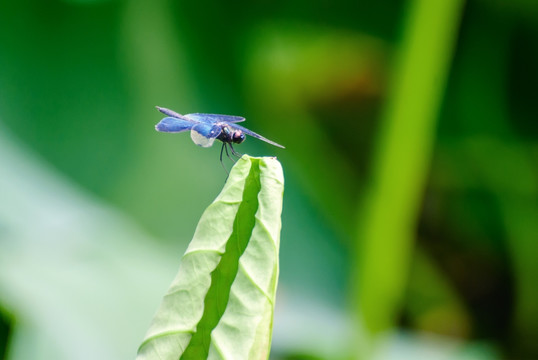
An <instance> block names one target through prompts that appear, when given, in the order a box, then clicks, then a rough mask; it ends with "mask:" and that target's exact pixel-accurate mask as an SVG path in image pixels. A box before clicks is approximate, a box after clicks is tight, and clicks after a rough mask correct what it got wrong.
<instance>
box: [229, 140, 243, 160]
mask: <svg viewBox="0 0 538 360" xmlns="http://www.w3.org/2000/svg"><path fill="white" fill-rule="evenodd" d="M230 150H231V151H232V154H233V155H234V156H237V157H238V158H240V157H241V156H243V154H241V153H240V152H237V151H235V149H234V147H233V146H232V143H230Z"/></svg>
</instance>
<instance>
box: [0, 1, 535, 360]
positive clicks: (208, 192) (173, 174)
mask: <svg viewBox="0 0 538 360" xmlns="http://www.w3.org/2000/svg"><path fill="white" fill-rule="evenodd" d="M417 3H420V0H413V1H411V0H409V1H402V0H382V1H376V2H366V1H350V0H340V1H337V2H332V3H330V2H321V1H315V2H308V1H304V0H301V1H300V0H297V1H292V2H289V1H282V0H278V1H271V2H268V1H259V2H247V1H239V2H234V3H226V2H217V1H211V0H204V1H198V2H185V1H179V2H177V1H165V0H156V1H151V2H150V1H145V2H144V1H134V0H124V1H117V0H116V1H113V0H109V1H105V0H101V1H92V0H84V1H83V0H78V1H76V0H71V1H59V0H55V1H52V0H51V1H41V0H21V1H1V2H0V125H1V126H0V135H2V137H1V138H0V139H1V140H2V143H1V146H0V161H2V162H1V164H2V165H3V166H2V170H1V171H0V185H1V187H0V274H2V275H1V276H0V309H2V310H1V311H2V313H3V315H2V319H4V321H3V322H2V323H1V324H2V325H0V329H1V330H0V334H4V335H2V339H4V341H6V340H5V339H9V348H8V349H7V350H5V349H3V351H4V352H5V353H6V354H7V356H8V357H10V358H34V359H38V358H47V354H51V355H50V356H49V358H55V359H61V358H73V354H84V353H85V350H88V349H91V350H92V351H86V353H87V354H88V355H87V356H92V355H93V356H98V358H101V359H106V358H111V359H117V358H123V356H125V354H130V353H131V354H133V356H134V353H135V351H136V346H137V344H138V343H139V342H140V340H141V339H142V337H143V335H144V330H145V326H146V325H147V324H149V321H150V319H151V316H152V314H153V312H154V311H155V309H156V307H157V304H158V299H159V297H160V295H161V294H162V293H163V291H164V289H165V288H166V284H167V283H168V282H169V281H170V280H171V279H172V278H173V275H174V271H175V269H176V268H177V261H178V259H179V258H180V256H181V254H182V252H183V251H184V249H185V247H186V243H187V241H188V240H189V239H190V238H191V237H192V234H193V232H194V228H195V226H196V223H197V221H198V218H199V217H200V215H201V213H202V211H203V209H204V208H205V207H206V206H207V205H208V204H209V203H210V202H211V201H212V200H213V199H214V197H215V196H216V195H217V193H218V191H219V189H220V187H221V186H222V184H223V183H224V179H225V174H224V172H223V171H222V168H221V167H220V165H219V164H218V151H219V149H217V147H215V148H214V149H209V150H208V149H200V148H197V147H196V146H194V145H193V144H192V142H191V141H190V139H189V137H188V135H186V134H181V135H176V136H173V135H170V136H167V135H166V134H159V133H156V132H155V131H154V130H153V125H154V124H155V123H156V122H157V121H158V120H159V119H160V116H159V114H158V113H157V112H156V110H155V109H154V106H155V105H160V106H166V107H168V108H171V109H174V110H176V111H178V112H180V113H189V112H209V113H227V114H235V115H241V116H245V117H246V118H247V122H246V126H247V127H248V128H250V129H252V130H254V131H257V132H260V133H262V134H263V135H265V136H267V137H269V138H271V139H274V140H275V141H277V142H279V143H282V144H283V145H285V146H286V149H285V150H280V149H277V148H272V147H270V146H269V145H267V144H264V143H261V142H258V141H256V140H255V139H248V141H247V142H246V143H245V144H243V145H241V147H240V148H239V150H240V151H242V152H245V153H249V154H252V155H275V156H278V158H279V160H280V161H281V162H282V164H283V167H284V171H285V173H286V181H287V189H286V194H285V199H284V211H283V231H282V244H281V282H280V287H279V297H280V298H279V299H278V300H277V306H276V308H275V312H276V313H275V316H276V318H275V332H274V341H273V347H274V351H273V354H274V356H275V358H282V359H285V358H293V357H294V356H295V357H300V358H309V357H312V356H314V357H321V358H331V359H339V358H346V356H348V355H349V354H352V353H355V352H356V351H357V350H358V349H357V348H359V347H360V348H362V347H365V346H368V344H370V345H372V344H374V345H375V348H374V351H375V354H374V355H372V357H373V358H383V359H385V358H400V359H401V358H405V357H406V356H407V357H408V358H412V359H418V358H427V359H432V358H451V359H453V358H454V359H464V358H474V359H477V358H478V359H495V358H526V359H529V358H538V345H537V342H536V337H537V336H538V305H536V304H538V286H536V278H538V262H537V261H536V259H537V258H538V244H537V242H536V239H538V221H536V219H537V218H538V205H537V204H538V201H537V200H538V178H537V177H538V174H537V170H536V169H538V165H537V164H538V146H537V139H538V121H537V119H538V110H537V107H536V105H535V102H536V99H537V98H538V91H537V89H538V85H537V84H538V67H537V66H536V64H538V2H536V1H535V0H517V1H510V0H468V1H467V2H466V3H465V6H464V7H463V9H462V10H461V21H460V22H459V25H456V26H457V28H455V29H454V33H453V36H454V37H455V38H454V41H455V43H454V48H453V56H449V57H448V61H449V63H448V64H447V65H446V66H447V74H446V76H447V78H446V85H443V79H442V78H434V79H431V78H429V79H428V77H427V76H425V77H426V78H427V79H428V80H431V81H434V83H435V84H436V85H437V86H439V91H440V95H439V99H440V101H441V103H440V108H438V107H435V106H434V108H433V111H432V113H431V121H432V123H431V124H433V125H432V126H433V127H432V129H431V133H430V135H429V136H430V138H429V139H427V140H428V141H430V142H431V143H430V145H428V146H431V148H425V149H424V151H425V154H423V155H424V156H425V158H426V161H425V163H424V165H423V166H424V168H423V169H422V170H421V171H422V173H415V172H414V171H415V170H413V169H410V172H411V174H412V177H411V179H416V180H413V182H412V183H411V184H410V188H413V189H415V190H413V191H415V193H414V195H413V194H411V192H408V191H407V190H406V191H403V195H409V196H411V195H413V196H415V199H416V203H415V205H413V206H409V208H406V207H403V208H400V209H399V210H398V211H400V212H401V213H402V214H407V215H406V216H408V219H407V221H408V223H407V224H408V226H409V228H408V232H407V233H405V234H404V233H402V232H400V231H394V233H395V235H391V236H394V238H392V239H388V238H384V235H383V234H384V233H385V232H383V233H381V232H378V231H374V233H373V234H372V237H367V238H365V235H364V234H366V233H367V232H366V231H365V229H364V227H363V226H364V224H365V222H366V221H367V220H365V219H367V217H365V215H369V213H367V214H365V213H364V212H363V211H364V209H365V205H364V204H365V203H366V201H367V199H369V198H371V197H372V196H373V192H372V191H373V190H372V189H375V187H373V186H372V184H375V182H376V181H379V179H380V178H379V174H380V172H379V171H378V170H376V169H378V168H379V167H380V166H382V164H381V160H380V156H379V154H380V153H383V152H384V151H389V150H388V149H393V150H391V151H395V152H396V153H398V152H401V154H399V155H401V156H402V158H405V157H406V156H409V155H410V154H411V153H412V152H413V151H416V149H414V147H415V146H422V145H419V144H420V143H416V142H414V140H413V139H414V138H413V136H416V138H417V139H418V137H419V136H421V135H420V134H414V133H408V132H407V131H411V130H410V129H412V126H411V125H412V124H413V122H414V121H415V120H417V119H415V118H411V119H409V118H407V117H402V128H403V129H405V131H400V132H396V135H397V136H393V137H391V138H390V141H387V140H386V138H385V135H384V134H385V131H386V130H384V129H386V127H387V126H388V125H387V122H388V121H390V120H389V117H388V116H387V113H389V108H388V107H389V106H390V104H391V103H393V101H394V96H395V94H394V91H393V89H394V87H395V86H396V85H395V84H396V82H397V80H398V79H399V78H400V77H401V76H402V73H401V72H400V71H401V67H400V66H399V65H398V64H399V59H402V58H405V57H406V56H410V54H408V53H406V51H411V50H409V48H408V47H406V46H405V39H406V34H407V33H408V31H409V28H411V27H412V26H413V25H416V24H415V23H414V21H408V20H407V19H408V14H409V11H410V10H409V9H412V6H413V5H414V4H415V5H416V4H417ZM450 4H452V2H451V1H450V0H446V1H441V2H439V6H449V5H450ZM435 10H437V11H439V9H435ZM432 11H434V10H432ZM430 15H431V16H430ZM425 19H426V24H427V21H433V19H434V16H433V13H432V14H426V15H425ZM442 20H446V18H442ZM434 25H439V24H438V23H437V22H435V23H434V24H430V25H427V26H426V27H425V28H424V30H422V31H423V32H431V34H430V33H427V34H424V35H425V36H426V35H428V36H429V35H431V36H434V34H435V33H434V28H435V27H434ZM446 41H448V40H446ZM448 47H450V44H449V43H448V42H443V43H441V44H439V48H448ZM436 49H437V48H433V47H430V46H427V47H426V46H425V47H424V49H423V53H421V54H419V55H420V56H419V58H418V59H419V60H424V61H426V60H427V59H430V58H431V57H435V56H437V55H439V54H438V50H436ZM428 51H431V52H434V53H428ZM417 68H418V70H417V71H418V72H419V73H420V70H421V68H420V66H417ZM425 70H426V69H425ZM424 74H427V72H426V71H425V72H424ZM410 91H411V94H409V93H408V94H407V96H408V98H409V99H411V100H413V101H414V102H416V103H413V106H414V107H415V108H416V109H417V113H418V114H421V111H422V110H424V109H427V107H428V106H430V105H431V103H430V102H429V101H427V100H425V98H424V97H423V96H420V94H419V93H415V90H410ZM432 96H433V95H432ZM396 115H398V114H396ZM399 115H400V116H402V115H403V114H399ZM408 116H412V115H408ZM406 122H409V123H408V124H409V127H407V126H406V125H407V123H406ZM419 150H420V149H419ZM417 154H418V155H420V152H419V153H417ZM398 166H405V165H404V164H398ZM388 170H389V171H387V172H385V173H382V174H383V175H382V179H381V180H382V181H384V183H385V184H386V186H387V188H388V189H400V190H402V189H405V188H404V185H403V184H404V183H403V180H402V176H403V175H402V172H401V171H400V170H398V169H392V170H393V171H390V170H391V168H389V169H388ZM387 199H389V200H387V201H386V204H385V205H384V206H382V207H380V208H379V210H378V211H379V214H378V215H376V216H378V217H379V218H380V219H384V220H385V221H384V222H383V223H382V224H381V226H380V227H379V229H381V230H382V231H385V230H386V231H387V232H389V231H391V230H395V229H396V227H395V226H396V225H397V224H396V223H395V222H394V221H395V220H394V219H395V218H396V214H395V213H393V206H394V203H393V202H392V201H391V200H390V196H389V197H387ZM110 207H112V208H114V209H116V210H111V209H110ZM96 212H97V213H96ZM118 212H121V213H124V214H126V215H127V216H128V218H130V219H131V220H132V222H134V223H135V224H136V225H133V224H132V223H131V222H130V221H126V220H125V219H123V217H122V216H121V215H119V214H118ZM69 214H75V215H76V216H67V215H69ZM370 215H371V214H370ZM357 219H358V220H357ZM97 230H100V231H97ZM404 237H407V238H404ZM374 238H375V239H376V241H375V244H377V246H378V251H376V252H375V255H368V258H367V259H366V261H368V262H370V263H371V264H374V265H382V264H383V262H384V261H387V262H389V263H390V264H392V263H393V262H394V261H395V260H394V259H399V260H398V261H400V260H402V261H403V262H402V263H400V264H395V265H394V264H392V265H394V266H393V267H392V268H391V269H392V270H390V271H394V269H401V272H400V273H396V274H397V275H398V280H397V281H396V282H395V283H394V286H393V288H392V289H391V291H394V293H395V294H396V295H395V296H396V297H395V299H396V301H394V302H393V305H391V310H390V311H391V312H392V313H391V314H389V313H387V312H386V310H383V308H382V307H381V305H382V304H383V302H384V301H385V300H387V299H383V298H381V297H376V296H375V295H374V294H369V295H370V296H373V299H371V300H370V303H371V304H372V305H371V306H373V307H374V309H376V310H378V311H380V312H382V313H383V315H384V316H387V317H388V319H389V321H388V322H387V324H389V325H385V326H383V327H382V328H384V329H385V330H389V331H387V332H383V333H382V334H378V338H377V340H375V341H373V342H371V343H370V342H369V340H368V338H369V336H367V335H366V334H364V333H363V331H364V327H365V324H364V323H362V322H360V320H359V319H357V318H356V316H355V315H352V316H350V314H356V306H357V297H358V298H359V301H360V299H361V291H360V290H359V292H358V293H357V292H356V290H357V289H361V286H364V284H363V283H362V284H357V283H355V280H356V276H357V275H358V276H359V278H364V279H367V280H370V281H372V282H373V283H374V284H375V283H376V281H377V279H382V278H383V276H387V275H388V273H384V271H385V268H384V267H383V266H378V267H377V269H378V270H375V271H376V272H375V273H371V272H370V271H371V270H363V271H364V272H362V271H358V272H359V274H357V269H361V268H363V269H367V268H368V267H366V268H364V266H365V263H364V261H363V262H360V261H359V258H360V257H361V256H365V254H366V253H365V252H362V251H361V250H360V249H361V246H362V245H364V244H366V242H368V241H372V239H374ZM355 240H358V241H359V244H355ZM402 241H405V242H406V244H407V247H406V249H407V250H404V251H407V252H408V253H404V252H401V250H400V248H397V247H395V246H393V245H392V244H394V242H397V243H400V244H401V243H402ZM116 257H118V258H116ZM405 259H407V260H405ZM387 271H389V270H388V268H387ZM77 279H79V280H80V281H77ZM88 284H91V285H88ZM83 285H87V286H83ZM150 285H151V286H153V290H151V291H149V290H148V286H150ZM36 291H37V294H36ZM45 295H46V296H45ZM362 295H364V294H362ZM39 298H41V299H40V300H38V299H39ZM83 299H84V301H83ZM132 299H137V301H134V302H133V301H132ZM376 300H379V301H376ZM127 303H130V304H131V306H124V305H125V304H127ZM378 303H379V306H380V307H379V308H376V304H378ZM74 304H75V305H74ZM77 304H78V305H77ZM60 309H63V310H60ZM97 314H99V316H97ZM118 319H119V320H118ZM127 319H130V321H128V320H127ZM132 319H136V324H135V325H134V326H133V323H132ZM287 319H293V322H290V321H287ZM107 322H110V323H113V324H114V325H115V326H114V327H113V328H111V330H110V332H106V334H101V333H100V332H99V329H100V327H99V324H100V325H101V326H102V324H103V323H107ZM279 323H280V324H284V325H282V326H279ZM366 328H368V326H367V324H366ZM51 329H52V330H53V331H51ZM73 329H79V331H78V332H79V333H80V334H81V335H80V336H78V335H77V331H73ZM84 329H86V330H85V331H86V332H84V331H83V330H84ZM122 329H124V330H122ZM125 329H126V330H125ZM46 330H48V331H46ZM114 331H117V332H116V333H115V332H114ZM122 331H123V332H122ZM83 333H84V334H83ZM118 333H122V334H123V339H122V341H116V340H118V339H113V338H112V337H113V336H114V335H113V334H116V336H117V334H118ZM425 333H427V334H432V333H433V334H436V335H435V336H434V338H433V339H432V337H430V335H428V336H426V335H424V334H425ZM402 334H404V335H402ZM68 335H70V337H68V339H69V340H70V341H65V340H66V338H64V337H66V336H68ZM60 339H61V341H60ZM84 339H86V341H84ZM56 341H57V342H56ZM1 343H2V341H0V344H1ZM32 344H33V345H35V346H32ZM58 344H61V345H58ZM96 344H99V345H96ZM331 344H332V345H331ZM334 344H337V345H336V346H335V345H334ZM129 347H131V348H129ZM32 348H33V349H36V350H35V351H36V352H38V353H41V355H40V356H41V357H37V355H36V354H30V353H29V351H30V349H32ZM77 350H78V352H77ZM441 353H443V354H445V355H446V356H445V357H441V356H440V355H438V357H434V356H433V355H432V354H441ZM20 354H23V355H20ZM96 354H97V355H96ZM398 354H399V355H400V357H398V356H397V355H398ZM69 355H71V357H70V356H69ZM28 356H30V357H28ZM75 358H77V357H75ZM78 358H80V357H78ZM90 358H91V357H90ZM94 358H96V357H94Z"/></svg>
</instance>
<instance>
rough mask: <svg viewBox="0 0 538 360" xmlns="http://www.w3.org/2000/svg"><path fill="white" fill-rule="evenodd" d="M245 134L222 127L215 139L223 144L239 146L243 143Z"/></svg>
mask: <svg viewBox="0 0 538 360" xmlns="http://www.w3.org/2000/svg"><path fill="white" fill-rule="evenodd" d="M245 138H246V136H245V134H244V133H243V132H242V131H241V130H233V129H232V128H230V127H229V126H223V127H222V132H221V133H220V135H219V136H218V137H217V139H219V140H220V141H222V142H224V143H234V144H241V143H242V142H243V141H245Z"/></svg>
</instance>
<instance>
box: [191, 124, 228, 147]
mask: <svg viewBox="0 0 538 360" xmlns="http://www.w3.org/2000/svg"><path fill="white" fill-rule="evenodd" d="M221 132H222V128H221V127H220V126H219V125H211V124H202V123H200V124H196V125H194V126H193V127H192V130H191V139H192V141H193V142H194V143H195V144H196V145H198V146H201V147H210V146H211V145H213V142H215V139H216V138H217V137H218V136H219V135H220V133H221Z"/></svg>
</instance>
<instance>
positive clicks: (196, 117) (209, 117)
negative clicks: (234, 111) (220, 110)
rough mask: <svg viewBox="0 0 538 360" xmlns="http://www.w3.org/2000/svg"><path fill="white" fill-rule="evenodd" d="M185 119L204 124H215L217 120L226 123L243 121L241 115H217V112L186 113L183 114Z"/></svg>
mask: <svg viewBox="0 0 538 360" xmlns="http://www.w3.org/2000/svg"><path fill="white" fill-rule="evenodd" d="M183 116H184V117H186V118H187V119H190V120H193V121H196V122H202V123H206V124H215V123H218V122H226V123H237V122H241V121H245V118H244V117H241V116H233V115H219V114H200V113H195V114H187V115H183Z"/></svg>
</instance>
